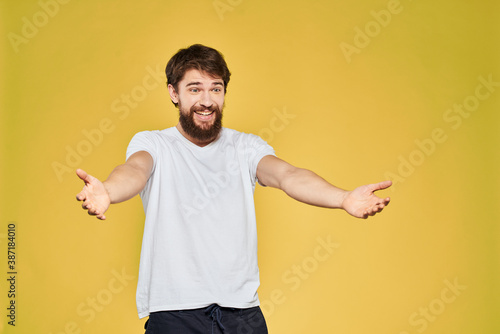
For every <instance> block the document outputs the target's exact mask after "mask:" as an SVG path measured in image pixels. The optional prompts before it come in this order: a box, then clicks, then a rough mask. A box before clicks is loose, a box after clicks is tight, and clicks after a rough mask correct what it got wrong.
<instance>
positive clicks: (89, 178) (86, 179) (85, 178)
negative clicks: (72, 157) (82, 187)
mask: <svg viewBox="0 0 500 334" xmlns="http://www.w3.org/2000/svg"><path fill="white" fill-rule="evenodd" d="M76 175H77V176H78V177H79V178H80V179H81V180H83V182H85V184H87V183H90V181H92V176H90V175H89V174H87V172H86V171H84V170H83V169H77V170H76Z"/></svg>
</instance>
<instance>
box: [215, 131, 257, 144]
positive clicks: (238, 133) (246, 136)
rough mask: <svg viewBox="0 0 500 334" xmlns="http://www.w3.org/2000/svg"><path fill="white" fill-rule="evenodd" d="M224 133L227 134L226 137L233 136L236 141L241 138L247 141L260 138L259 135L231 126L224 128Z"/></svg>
mask: <svg viewBox="0 0 500 334" xmlns="http://www.w3.org/2000/svg"><path fill="white" fill-rule="evenodd" d="M222 133H223V136H225V137H226V138H231V139H232V140H234V141H241V140H243V141H245V140H251V139H255V138H259V137H258V136H257V135H254V134H252V133H247V132H242V131H238V130H235V129H230V128H223V132H222Z"/></svg>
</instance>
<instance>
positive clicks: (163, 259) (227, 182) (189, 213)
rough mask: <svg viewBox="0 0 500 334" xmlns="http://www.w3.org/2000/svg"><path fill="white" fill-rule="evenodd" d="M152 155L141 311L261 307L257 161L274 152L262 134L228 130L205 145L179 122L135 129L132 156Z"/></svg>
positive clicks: (146, 197) (139, 296)
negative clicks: (183, 130)
mask: <svg viewBox="0 0 500 334" xmlns="http://www.w3.org/2000/svg"><path fill="white" fill-rule="evenodd" d="M138 151H146V152H149V154H151V156H152V158H153V161H154V166H153V170H152V172H151V175H150V177H149V180H148V182H147V184H146V186H145V188H144V190H143V191H142V192H141V194H140V195H141V198H142V201H143V205H144V211H145V213H146V223H145V227H144V236H143V241H142V250H141V262H140V268H139V281H138V286H137V310H138V313H139V318H143V317H145V316H148V315H149V313H150V312H156V311H168V310H182V309H193V308H201V307H205V306H208V305H210V304H213V303H217V304H219V305H220V306H223V307H235V308H248V307H253V306H257V305H259V299H258V296H257V288H258V287H259V284H260V283H259V268H258V266H257V230H256V221H255V207H254V200H253V193H254V189H255V183H256V181H257V177H256V172H257V164H258V163H259V161H260V159H262V158H263V157H264V156H266V155H274V150H273V149H272V147H271V146H269V145H268V144H267V143H266V142H264V141H263V140H262V139H261V138H259V137H258V136H255V135H252V134H246V133H241V132H237V131H235V130H231V129H227V128H223V129H222V131H221V135H220V136H219V138H218V139H217V140H216V141H214V142H212V143H210V144H209V145H207V146H205V147H199V146H197V145H195V144H193V143H192V142H190V141H189V140H188V139H186V138H185V137H184V136H183V135H182V134H181V133H180V132H179V131H178V130H177V128H175V127H172V128H168V129H165V130H161V131H144V132H139V133H137V134H136V135H135V136H134V137H133V138H132V140H131V142H130V144H129V146H128V149H127V159H128V158H129V157H130V156H131V155H132V154H134V153H135V152H138Z"/></svg>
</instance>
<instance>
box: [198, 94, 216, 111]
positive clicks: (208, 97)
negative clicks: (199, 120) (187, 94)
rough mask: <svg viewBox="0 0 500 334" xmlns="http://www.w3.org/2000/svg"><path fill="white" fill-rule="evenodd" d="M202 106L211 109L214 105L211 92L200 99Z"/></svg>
mask: <svg viewBox="0 0 500 334" xmlns="http://www.w3.org/2000/svg"><path fill="white" fill-rule="evenodd" d="M200 104H201V105H202V106H204V107H206V108H210V107H211V106H212V104H214V102H213V100H212V96H211V95H210V92H208V91H207V92H204V93H203V94H202V96H201V99H200Z"/></svg>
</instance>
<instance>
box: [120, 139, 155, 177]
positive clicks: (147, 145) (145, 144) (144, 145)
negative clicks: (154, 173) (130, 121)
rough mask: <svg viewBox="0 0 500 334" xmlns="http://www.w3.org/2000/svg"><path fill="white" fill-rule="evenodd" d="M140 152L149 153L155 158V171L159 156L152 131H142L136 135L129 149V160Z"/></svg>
mask: <svg viewBox="0 0 500 334" xmlns="http://www.w3.org/2000/svg"><path fill="white" fill-rule="evenodd" d="M139 151H146V152H148V153H149V154H150V155H151V157H152V158H153V170H154V166H156V159H157V156H158V145H157V143H156V140H155V138H154V134H153V133H151V131H142V132H139V133H137V134H135V136H134V137H132V140H131V141H130V143H129V144H128V147H127V160H128V158H130V156H131V155H132V154H134V153H136V152H139Z"/></svg>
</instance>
